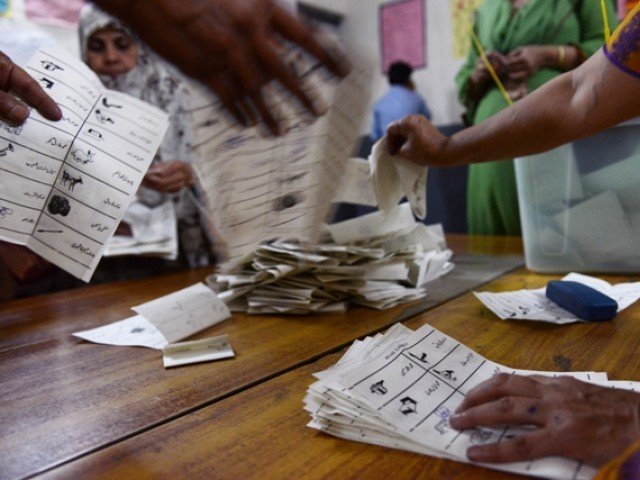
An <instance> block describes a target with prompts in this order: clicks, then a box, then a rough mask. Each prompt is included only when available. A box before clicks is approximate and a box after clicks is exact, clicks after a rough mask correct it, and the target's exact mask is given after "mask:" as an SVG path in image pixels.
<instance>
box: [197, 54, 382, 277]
mask: <svg viewBox="0 0 640 480" xmlns="http://www.w3.org/2000/svg"><path fill="white" fill-rule="evenodd" d="M283 56H284V58H285V61H286V63H288V64H289V65H291V66H292V68H293V70H294V71H295V72H297V74H298V77H299V80H300V82H301V87H302V89H303V90H304V91H305V92H306V93H307V94H308V95H309V96H310V97H311V98H312V99H313V101H314V105H315V107H316V109H317V110H326V113H325V115H324V116H322V117H320V118H318V119H315V118H313V117H311V116H310V115H309V114H308V113H307V112H306V110H305V109H304V108H303V107H302V105H301V104H300V102H299V101H298V100H297V99H295V98H293V97H292V96H291V94H290V93H289V92H286V91H284V89H282V88H280V87H278V86H276V85H275V84H270V85H268V86H266V87H265V88H264V89H263V93H264V96H265V100H266V101H267V102H268V104H269V106H270V107H271V108H272V110H273V111H274V112H275V114H276V117H277V118H278V120H280V122H281V124H282V125H283V127H284V129H285V130H286V132H287V133H286V134H284V135H283V136H281V137H273V136H271V135H269V134H268V133H266V132H264V131H263V130H264V129H263V127H261V126H257V127H255V128H243V127H241V126H238V125H236V124H235V122H234V121H233V120H232V119H231V118H229V116H228V115H227V114H226V113H225V111H224V108H223V106H222V104H221V103H220V101H219V100H217V99H216V98H215V97H213V96H211V95H210V94H209V93H208V92H207V91H206V89H204V88H202V90H196V91H195V92H194V94H193V96H192V101H191V106H190V108H189V109H188V112H189V115H190V116H191V121H192V124H193V125H195V126H196V132H195V141H194V143H193V145H192V146H193V148H194V150H195V153H196V157H197V158H198V161H197V165H196V167H197V175H198V177H199V179H200V183H201V184H202V187H203V190H204V192H205V193H206V205H207V207H208V212H209V216H210V218H211V219H212V221H213V222H214V223H215V224H216V226H217V227H218V229H219V230H220V233H221V234H222V236H223V237H224V240H225V242H226V248H225V249H224V250H225V254H226V256H227V257H228V260H229V262H227V263H225V264H223V265H222V269H224V270H228V269H231V268H233V267H234V266H235V265H236V264H237V261H238V260H240V259H241V258H242V256H244V255H247V254H250V253H251V252H253V251H254V250H255V248H256V247H257V245H259V244H260V243H262V242H265V241H270V240H273V239H276V238H298V239H305V240H307V241H311V242H314V241H317V239H318V235H319V233H320V228H321V225H322V223H323V222H324V221H326V218H327V216H328V214H329V212H330V208H331V201H332V199H333V197H334V193H335V191H336V189H337V188H338V187H339V185H340V180H341V178H342V177H343V175H344V169H345V164H346V162H347V159H348V158H349V155H350V151H351V149H352V148H353V146H354V145H355V142H356V139H357V137H358V134H359V128H360V124H361V123H362V118H363V116H364V115H365V114H366V108H367V106H368V102H369V98H368V97H369V92H370V91H371V89H370V85H371V74H370V69H369V68H367V67H366V66H360V65H357V64H355V65H354V66H353V69H352V72H351V74H350V75H349V76H347V77H346V78H345V79H343V80H341V81H340V80H339V79H336V78H335V77H333V76H332V75H331V74H330V73H328V72H327V71H326V70H325V69H324V68H322V66H321V65H320V64H319V63H318V61H317V60H315V59H312V58H311V57H309V56H308V55H306V54H305V53H302V51H301V50H300V49H299V48H298V47H293V46H290V45H289V46H283Z"/></svg>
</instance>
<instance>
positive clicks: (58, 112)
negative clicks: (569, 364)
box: [52, 105, 62, 120]
mask: <svg viewBox="0 0 640 480" xmlns="http://www.w3.org/2000/svg"><path fill="white" fill-rule="evenodd" d="M52 112H53V117H54V119H55V120H60V119H61V118H62V110H61V109H60V107H59V106H58V105H54V106H53V109H52Z"/></svg>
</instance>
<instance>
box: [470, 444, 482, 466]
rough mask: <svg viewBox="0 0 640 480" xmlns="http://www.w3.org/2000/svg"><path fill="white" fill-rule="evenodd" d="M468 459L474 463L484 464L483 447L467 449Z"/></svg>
mask: <svg viewBox="0 0 640 480" xmlns="http://www.w3.org/2000/svg"><path fill="white" fill-rule="evenodd" d="M467 458H468V459H469V460H471V461H472V462H482V461H483V458H484V455H483V454H482V447H478V446H475V447H469V448H468V449H467Z"/></svg>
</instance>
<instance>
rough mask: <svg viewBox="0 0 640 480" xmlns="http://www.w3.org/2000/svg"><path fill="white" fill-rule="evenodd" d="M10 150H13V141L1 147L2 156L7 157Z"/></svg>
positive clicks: (0, 155)
mask: <svg viewBox="0 0 640 480" xmlns="http://www.w3.org/2000/svg"><path fill="white" fill-rule="evenodd" d="M9 152H13V144H11V143H10V144H8V145H7V146H6V147H4V148H2V149H0V157H6V156H7V154H8V153H9Z"/></svg>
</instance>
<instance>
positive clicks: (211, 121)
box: [198, 118, 218, 128]
mask: <svg viewBox="0 0 640 480" xmlns="http://www.w3.org/2000/svg"><path fill="white" fill-rule="evenodd" d="M217 123H218V120H217V119H214V118H210V119H208V120H205V121H204V122H202V123H200V124H198V128H204V127H212V126H213V125H216V124H217Z"/></svg>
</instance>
